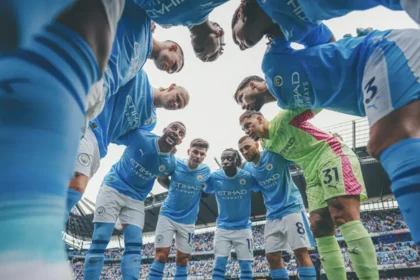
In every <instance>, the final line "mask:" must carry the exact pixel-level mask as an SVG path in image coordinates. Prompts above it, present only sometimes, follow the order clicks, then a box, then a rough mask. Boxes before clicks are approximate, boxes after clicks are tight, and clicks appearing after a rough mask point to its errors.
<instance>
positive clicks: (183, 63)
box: [166, 40, 185, 72]
mask: <svg viewBox="0 0 420 280" xmlns="http://www.w3.org/2000/svg"><path fill="white" fill-rule="evenodd" d="M166 42H169V43H171V44H175V45H177V46H178V50H179V51H180V52H181V57H182V65H181V68H179V70H178V72H181V70H182V68H184V65H185V56H184V51H183V50H182V48H181V45H180V44H178V43H177V42H175V41H172V40H166Z"/></svg>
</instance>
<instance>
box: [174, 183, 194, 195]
mask: <svg viewBox="0 0 420 280" xmlns="http://www.w3.org/2000/svg"><path fill="white" fill-rule="evenodd" d="M171 183H172V185H173V186H174V187H176V190H177V191H180V192H182V193H186V194H196V193H197V191H201V186H193V185H188V184H184V183H181V182H176V181H172V182H171Z"/></svg>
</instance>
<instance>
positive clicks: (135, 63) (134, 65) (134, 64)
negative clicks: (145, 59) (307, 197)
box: [127, 42, 143, 81]
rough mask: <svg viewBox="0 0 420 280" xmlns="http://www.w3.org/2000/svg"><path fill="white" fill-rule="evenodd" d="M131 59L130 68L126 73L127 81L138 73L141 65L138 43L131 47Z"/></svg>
mask: <svg viewBox="0 0 420 280" xmlns="http://www.w3.org/2000/svg"><path fill="white" fill-rule="evenodd" d="M133 51H134V54H133V57H132V58H131V59H130V68H129V70H128V71H129V72H128V75H129V76H128V77H127V81H129V80H131V79H132V78H133V77H134V76H136V75H137V73H138V72H139V71H140V69H141V67H142V66H143V63H140V44H139V43H138V42H134V46H133Z"/></svg>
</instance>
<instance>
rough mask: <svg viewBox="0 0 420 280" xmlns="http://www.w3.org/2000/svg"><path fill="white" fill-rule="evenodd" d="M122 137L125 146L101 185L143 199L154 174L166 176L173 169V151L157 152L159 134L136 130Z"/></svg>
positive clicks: (152, 182) (174, 162)
mask: <svg viewBox="0 0 420 280" xmlns="http://www.w3.org/2000/svg"><path fill="white" fill-rule="evenodd" d="M124 138H125V139H124V140H125V142H126V143H127V144H128V146H127V148H126V149H125V151H124V154H123V155H122V156H121V159H120V160H119V161H118V162H117V163H116V164H114V165H113V166H112V168H111V170H110V171H109V172H108V174H107V175H106V176H105V179H104V181H103V183H102V184H103V185H106V186H108V187H111V188H114V189H116V190H117V191H118V192H120V193H122V194H123V195H125V196H128V197H131V198H133V199H136V200H140V201H144V200H145V199H146V197H147V195H148V194H149V192H150V191H151V190H152V188H153V184H154V182H155V179H156V177H158V176H161V175H164V176H168V175H169V174H171V173H172V172H173V171H174V170H175V166H176V159H175V157H174V155H173V154H172V153H161V152H160V151H159V147H158V143H157V140H158V136H156V135H155V134H153V133H151V132H148V131H143V130H141V129H138V130H136V131H133V132H131V133H129V134H127V135H126V136H124Z"/></svg>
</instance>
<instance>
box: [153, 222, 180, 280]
mask: <svg viewBox="0 0 420 280" xmlns="http://www.w3.org/2000/svg"><path fill="white" fill-rule="evenodd" d="M174 234H175V227H174V224H173V223H171V221H170V220H169V219H168V218H166V217H165V216H162V215H159V218H158V222H157V225H156V231H155V250H156V251H155V260H154V261H153V264H152V266H151V268H150V280H158V279H162V278H163V270H164V269H165V263H166V261H167V260H168V257H169V253H170V250H171V246H172V239H173V237H174Z"/></svg>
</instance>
